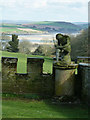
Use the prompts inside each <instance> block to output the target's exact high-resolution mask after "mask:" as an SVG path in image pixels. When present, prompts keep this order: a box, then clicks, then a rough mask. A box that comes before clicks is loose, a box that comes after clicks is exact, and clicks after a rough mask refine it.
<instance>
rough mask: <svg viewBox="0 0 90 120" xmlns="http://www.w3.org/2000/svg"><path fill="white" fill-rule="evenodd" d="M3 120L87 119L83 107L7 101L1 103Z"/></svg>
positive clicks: (42, 101) (16, 100)
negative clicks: (31, 119) (32, 119)
mask: <svg viewBox="0 0 90 120" xmlns="http://www.w3.org/2000/svg"><path fill="white" fill-rule="evenodd" d="M2 117H3V118H88V109H87V107H86V106H85V105H84V106H83V105H64V104H63V105H61V104H53V103H52V101H51V100H48V99H47V100H40V101H37V100H30V99H26V100H25V99H22V100H20V99H7V100H5V99H4V100H3V101H2Z"/></svg>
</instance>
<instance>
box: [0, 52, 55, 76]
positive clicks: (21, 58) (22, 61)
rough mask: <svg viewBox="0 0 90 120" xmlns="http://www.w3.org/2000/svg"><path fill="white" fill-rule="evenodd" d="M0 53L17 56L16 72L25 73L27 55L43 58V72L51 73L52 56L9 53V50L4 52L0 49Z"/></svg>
mask: <svg viewBox="0 0 90 120" xmlns="http://www.w3.org/2000/svg"><path fill="white" fill-rule="evenodd" d="M0 54H1V56H3V57H17V58H18V63H17V73H27V57H40V58H44V64H43V72H46V73H51V74H52V65H53V60H52V58H49V57H44V56H37V55H27V54H22V53H11V52H5V51H3V52H1V51H0ZM0 58H1V57H0Z"/></svg>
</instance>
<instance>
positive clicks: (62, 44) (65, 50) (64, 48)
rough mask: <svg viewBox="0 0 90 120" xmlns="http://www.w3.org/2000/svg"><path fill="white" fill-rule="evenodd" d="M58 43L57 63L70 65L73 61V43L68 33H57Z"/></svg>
mask: <svg viewBox="0 0 90 120" xmlns="http://www.w3.org/2000/svg"><path fill="white" fill-rule="evenodd" d="M56 39H57V44H56V45H55V47H56V59H57V62H56V64H57V65H61V66H63V65H69V64H70V63H71V57H70V52H71V45H70V37H69V36H67V35H62V34H57V35H56Z"/></svg>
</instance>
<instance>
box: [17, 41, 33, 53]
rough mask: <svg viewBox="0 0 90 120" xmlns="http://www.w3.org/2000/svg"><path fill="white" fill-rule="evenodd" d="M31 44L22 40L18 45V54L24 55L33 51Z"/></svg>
mask: <svg viewBox="0 0 90 120" xmlns="http://www.w3.org/2000/svg"><path fill="white" fill-rule="evenodd" d="M33 47H34V46H33V44H32V43H31V42H29V41H25V40H23V41H22V42H20V44H19V52H20V53H25V54H30V53H31V52H32V50H33Z"/></svg>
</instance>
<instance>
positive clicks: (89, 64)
mask: <svg viewBox="0 0 90 120" xmlns="http://www.w3.org/2000/svg"><path fill="white" fill-rule="evenodd" d="M79 65H80V66H85V67H90V63H79Z"/></svg>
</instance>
